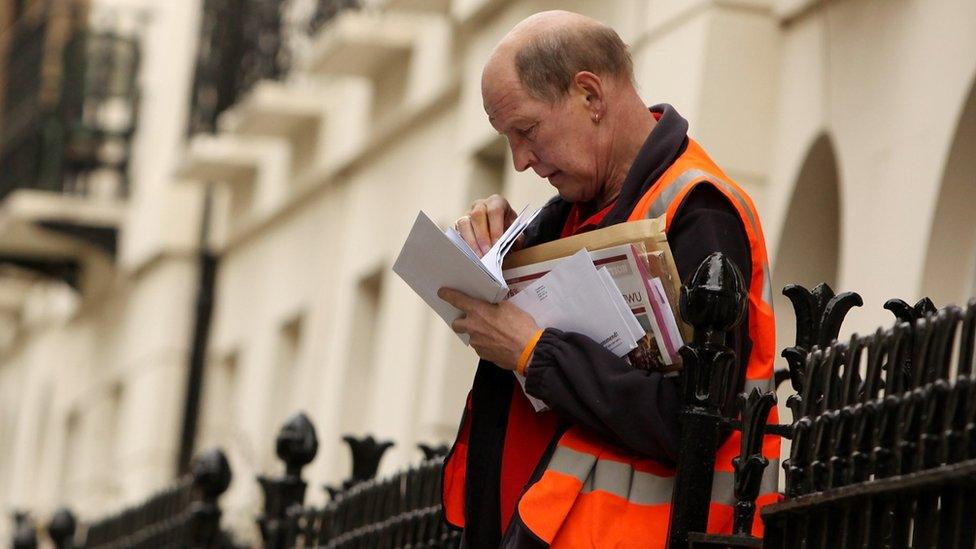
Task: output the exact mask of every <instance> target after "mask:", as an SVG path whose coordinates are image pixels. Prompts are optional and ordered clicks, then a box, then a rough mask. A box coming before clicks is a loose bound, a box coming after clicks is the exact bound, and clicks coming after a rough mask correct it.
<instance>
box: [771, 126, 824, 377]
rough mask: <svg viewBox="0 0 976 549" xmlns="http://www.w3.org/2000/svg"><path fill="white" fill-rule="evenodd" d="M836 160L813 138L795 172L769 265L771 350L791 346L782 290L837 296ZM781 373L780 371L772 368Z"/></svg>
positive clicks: (789, 310)
mask: <svg viewBox="0 0 976 549" xmlns="http://www.w3.org/2000/svg"><path fill="white" fill-rule="evenodd" d="M837 174H838V171H837V159H836V155H835V153H834V147H833V144H832V142H831V140H830V138H829V137H828V136H827V135H826V134H821V135H820V136H819V137H817V138H816V139H815V140H814V142H813V144H812V145H811V146H810V148H809V149H808V151H807V155H806V157H805V158H804V160H803V164H802V165H801V167H800V172H799V175H798V176H797V179H796V185H795V186H794V188H793V197H792V198H791V199H790V205H789V208H788V209H787V213H786V221H785V222H784V224H783V234H782V235H781V237H780V239H779V247H778V248H777V253H776V256H775V257H776V263H775V264H774V265H773V272H772V277H773V305H774V307H775V309H776V349H777V354H778V352H779V351H781V350H782V349H784V348H786V347H789V346H791V345H793V344H794V342H795V339H794V338H795V336H796V320H795V317H794V316H793V307H792V305H791V304H790V302H789V300H788V299H786V297H784V296H783V295H782V290H783V287H784V286H785V285H787V284H801V285H803V286H805V287H807V288H810V289H812V288H813V287H814V286H816V285H817V284H820V283H821V282H826V283H827V284H830V287H831V288H834V290H838V288H837V279H838V273H839V272H840V271H839V268H838V261H839V251H838V250H839V247H840V198H839V177H838V175H837ZM778 367H782V366H778Z"/></svg>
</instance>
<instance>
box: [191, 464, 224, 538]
mask: <svg viewBox="0 0 976 549" xmlns="http://www.w3.org/2000/svg"><path fill="white" fill-rule="evenodd" d="M190 469H191V474H192V475H193V487H194V488H195V489H196V490H197V491H198V493H199V494H200V499H199V500H198V501H195V502H193V504H192V505H191V506H190V541H191V543H192V544H193V546H194V547H199V548H201V549H205V548H209V547H217V546H218V542H219V540H220V538H221V532H220V516H221V512H220V506H219V505H218V504H217V498H219V497H220V495H221V494H223V493H224V491H226V490H227V487H228V486H230V481H231V476H232V475H231V470H230V465H229V464H228V463H227V457H226V456H224V453H223V452H221V451H220V450H219V449H213V450H209V451H207V452H204V453H202V454H200V455H198V456H197V457H196V459H194V460H193V463H192V464H191V466H190Z"/></svg>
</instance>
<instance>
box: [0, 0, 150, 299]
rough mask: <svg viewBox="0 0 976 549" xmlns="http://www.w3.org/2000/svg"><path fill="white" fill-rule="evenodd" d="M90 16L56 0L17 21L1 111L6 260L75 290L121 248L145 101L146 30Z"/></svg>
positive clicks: (0, 237) (0, 256) (0, 195)
mask: <svg viewBox="0 0 976 549" xmlns="http://www.w3.org/2000/svg"><path fill="white" fill-rule="evenodd" d="M59 17H60V18H61V19H58V18H59ZM84 21H85V17H84V13H83V12H82V11H80V10H74V11H72V12H71V13H70V15H68V16H65V15H64V14H63V13H60V14H56V13H53V12H52V11H51V10H50V8H47V9H46V10H45V11H42V12H41V13H40V14H38V13H37V11H36V10H35V12H34V14H33V16H31V17H22V18H21V19H19V20H17V21H16V22H15V23H14V24H13V25H12V26H11V27H10V28H9V29H8V33H7V50H6V51H7V53H6V67H5V69H4V70H5V73H4V74H3V81H4V88H5V89H4V102H3V105H4V107H3V112H2V113H0V114H2V118H0V204H2V209H3V225H2V226H3V231H2V232H0V264H6V265H15V266H17V267H21V268H26V269H28V270H30V271H32V272H34V273H36V274H40V275H42V276H45V277H48V278H54V279H59V280H62V281H64V282H66V283H68V284H70V285H72V286H74V287H76V288H80V287H81V285H82V282H81V279H82V278H83V276H82V274H81V271H82V268H81V266H82V264H83V263H85V260H84V257H85V256H86V254H90V252H95V255H97V256H99V257H98V259H97V261H101V262H105V261H111V260H112V258H113V257H114V255H115V248H116V240H117V232H118V223H119V220H120V218H121V205H120V204H121V201H122V199H124V198H125V197H126V196H127V195H128V187H129V182H128V166H129V159H130V148H131V147H130V145H131V141H132V137H133V134H134V133H135V129H136V118H137V116H136V115H137V108H138V99H139V93H138V85H137V75H138V71H139V64H140V58H139V44H138V40H137V38H136V37H134V36H123V35H120V34H116V33H113V32H111V31H102V30H99V31H95V30H92V29H90V28H88V26H87V24H86V23H85V22H84Z"/></svg>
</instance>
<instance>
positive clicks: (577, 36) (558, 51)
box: [482, 10, 634, 103]
mask: <svg viewBox="0 0 976 549" xmlns="http://www.w3.org/2000/svg"><path fill="white" fill-rule="evenodd" d="M581 71H589V72H592V73H594V74H596V75H598V76H600V77H602V78H608V79H613V80H618V81H621V82H625V83H628V84H630V85H631V86H632V85H633V81H634V69H633V63H632V61H631V59H630V54H629V53H628V51H627V46H626V44H624V43H623V41H622V40H621V39H620V36H618V35H617V33H616V32H615V31H614V30H613V29H611V28H610V27H608V26H606V25H604V24H603V23H600V22H599V21H597V20H595V19H591V18H589V17H586V16H584V15H580V14H578V13H573V12H569V11H562V10H554V11H545V12H541V13H537V14H534V15H532V16H529V17H528V18H526V19H524V20H522V21H521V22H519V23H518V24H517V25H515V27H514V28H513V29H512V30H511V31H510V32H509V33H508V34H507V35H506V36H505V37H504V38H503V39H502V41H501V42H500V43H499V44H498V45H497V46H496V47H495V49H494V51H492V54H491V56H490V57H489V59H488V63H487V64H486V65H485V69H484V72H483V74H482V81H483V85H484V82H485V81H488V80H491V81H498V80H509V79H512V78H514V79H517V81H518V82H519V83H520V84H521V85H522V86H523V87H524V88H525V90H526V91H527V92H528V93H529V94H530V95H531V96H533V97H535V98H536V99H540V100H544V101H547V102H550V103H552V102H555V101H557V100H559V99H560V98H562V97H563V96H565V94H566V93H567V91H568V90H569V86H570V84H571V82H572V79H573V77H574V76H575V75H576V74H577V73H579V72H581Z"/></svg>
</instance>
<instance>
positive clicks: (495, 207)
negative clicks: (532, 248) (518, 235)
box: [454, 194, 521, 257]
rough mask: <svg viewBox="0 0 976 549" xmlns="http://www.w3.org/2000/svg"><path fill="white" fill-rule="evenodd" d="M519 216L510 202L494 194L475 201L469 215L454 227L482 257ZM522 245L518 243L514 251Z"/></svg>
mask: <svg viewBox="0 0 976 549" xmlns="http://www.w3.org/2000/svg"><path fill="white" fill-rule="evenodd" d="M517 216H518V215H517V214H516V213H515V210H513V209H512V207H511V206H510V205H509V204H508V200H505V199H504V198H502V197H500V196H498V195H497V194H493V195H491V196H489V197H488V198H481V199H478V200H475V201H474V203H473V204H471V209H470V210H468V213H467V214H465V215H463V216H461V217H460V218H458V220H457V221H456V222H455V223H454V226H455V227H456V228H457V231H458V233H460V234H461V237H462V238H464V241H465V242H467V243H468V246H471V249H472V250H474V253H476V254H478V257H482V256H484V255H485V254H486V253H488V250H489V249H491V246H492V245H493V244H494V243H495V242H497V241H498V239H499V238H501V236H502V233H504V232H505V229H507V228H508V226H509V225H511V224H512V223H513V222H514V221H515V218H516V217H517ZM520 244H521V243H516V244H515V246H514V247H513V248H512V249H516V250H517V249H518V248H519V247H520Z"/></svg>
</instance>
